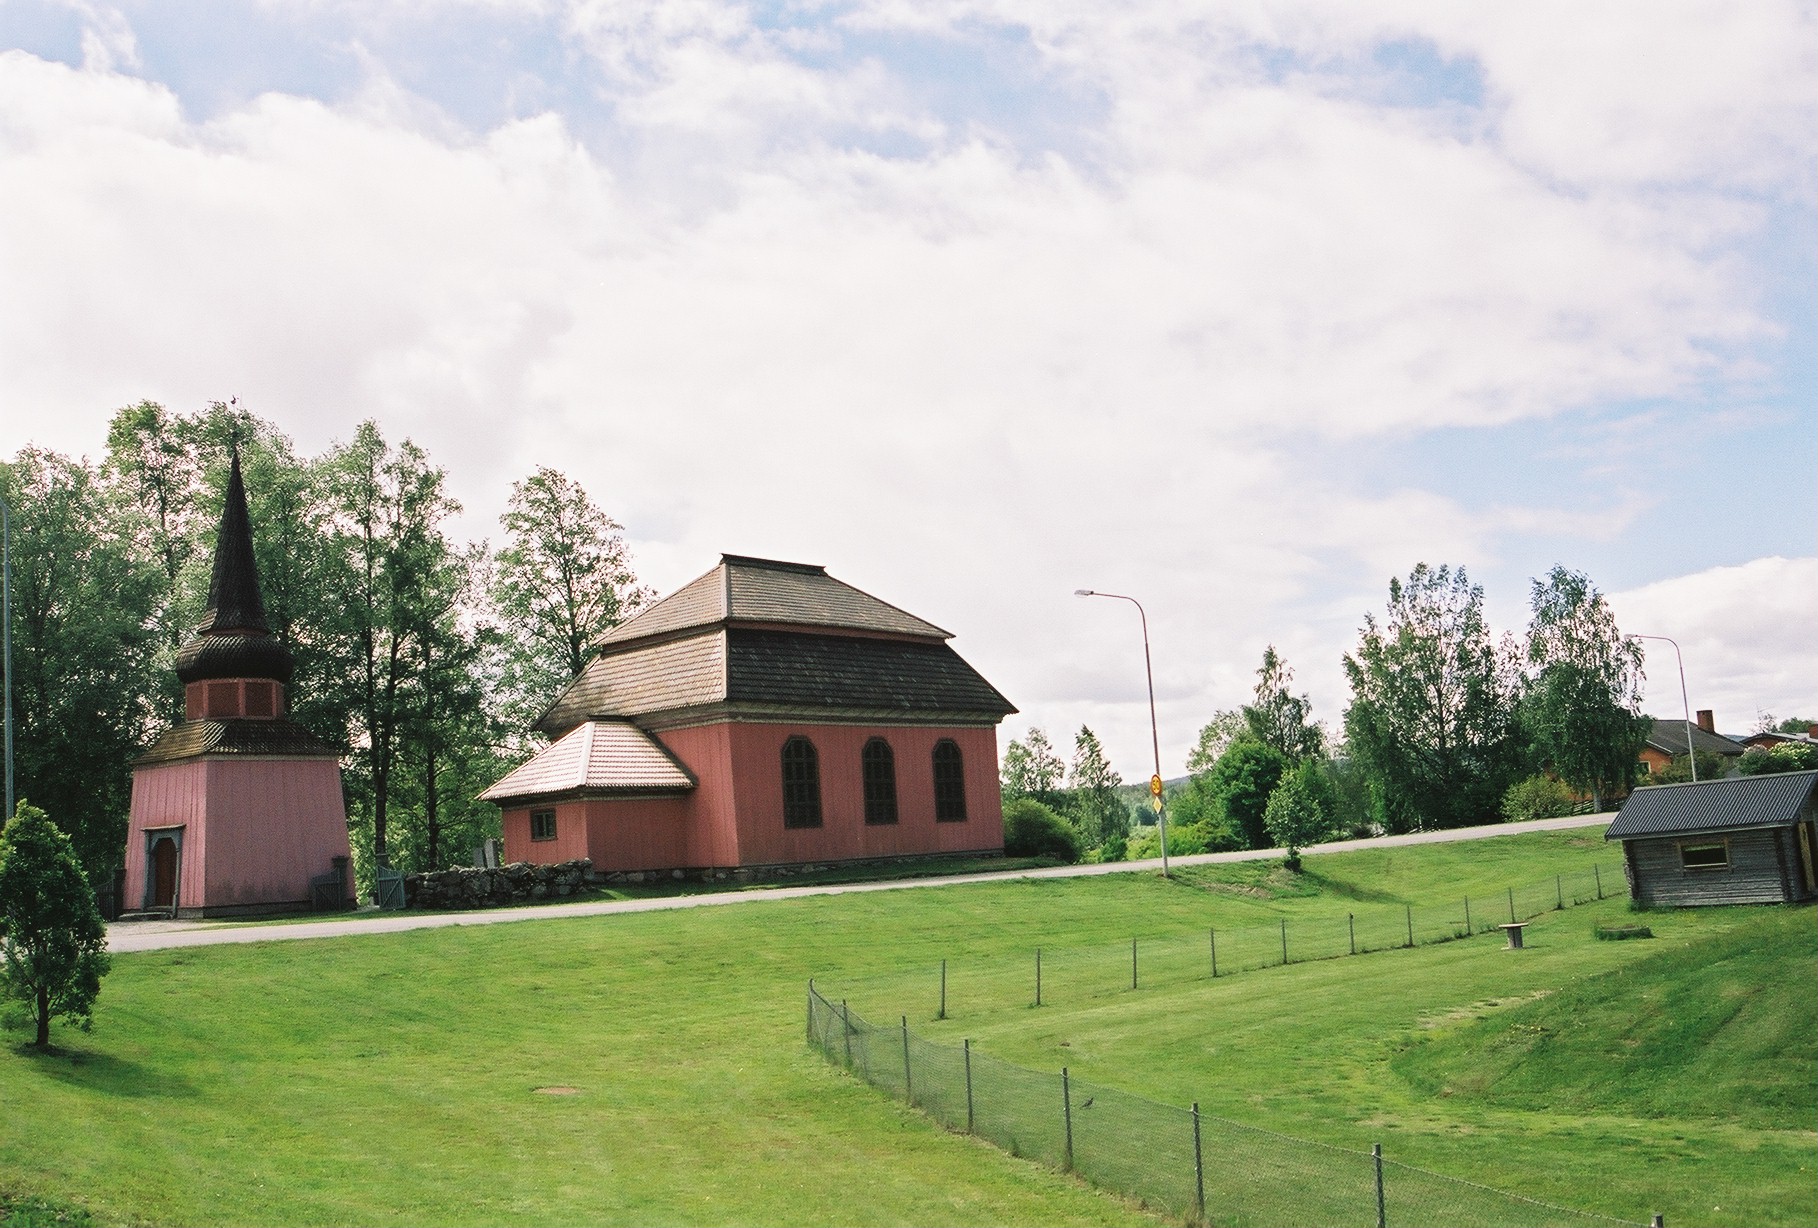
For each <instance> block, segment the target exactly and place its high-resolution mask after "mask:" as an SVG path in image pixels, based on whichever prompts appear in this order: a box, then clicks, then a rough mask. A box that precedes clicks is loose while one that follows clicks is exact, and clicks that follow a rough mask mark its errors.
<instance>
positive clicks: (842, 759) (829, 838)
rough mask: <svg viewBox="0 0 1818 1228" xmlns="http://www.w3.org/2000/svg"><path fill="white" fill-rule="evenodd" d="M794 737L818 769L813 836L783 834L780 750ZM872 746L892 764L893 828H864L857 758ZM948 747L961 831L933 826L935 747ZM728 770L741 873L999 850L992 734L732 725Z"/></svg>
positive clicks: (805, 831) (796, 831) (799, 831)
mask: <svg viewBox="0 0 1818 1228" xmlns="http://www.w3.org/2000/svg"><path fill="white" fill-rule="evenodd" d="M796 735H800V736H802V737H805V738H807V739H808V740H809V741H811V742H813V743H814V747H815V750H816V752H817V754H818V756H819V760H820V772H821V826H820V827H808V828H786V827H784V826H783V780H782V753H783V743H784V742H785V741H787V740H788V739H789V738H790V737H793V736H796ZM874 737H879V738H883V739H884V740H885V741H887V742H888V743H890V747H891V750H892V751H893V752H895V757H896V797H897V814H898V818H897V822H895V823H893V824H882V825H876V826H873V825H871V824H867V823H866V822H865V794H864V783H863V776H862V775H861V773H860V766H859V756H860V753H861V752H862V750H863V749H864V746H865V743H866V742H867V741H868V740H870V739H871V738H874ZM943 738H951V739H952V740H953V741H954V742H955V743H956V744H958V746H959V748H960V753H961V755H962V756H963V758H964V762H965V769H966V821H965V822H963V823H938V822H936V821H935V818H934V744H935V743H936V742H938V741H940V740H941V739H943ZM733 764H734V771H735V773H736V775H737V776H738V779H739V786H740V787H739V797H738V826H739V864H741V865H748V866H752V865H778V864H785V863H789V862H802V861H845V860H853V859H858V858H867V857H901V856H911V855H916V854H927V853H959V852H973V851H987V850H990V851H995V850H1000V849H1002V848H1003V847H1004V815H1003V806H1002V800H1001V796H1000V794H999V792H998V783H997V731H996V730H995V729H940V728H923V727H913V726H911V727H900V726H874V727H866V726H850V725H737V726H734V727H733Z"/></svg>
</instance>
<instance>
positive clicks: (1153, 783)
mask: <svg viewBox="0 0 1818 1228" xmlns="http://www.w3.org/2000/svg"><path fill="white" fill-rule="evenodd" d="M1149 792H1151V793H1153V794H1155V796H1157V797H1160V796H1161V794H1162V784H1161V777H1160V776H1151V777H1149Z"/></svg>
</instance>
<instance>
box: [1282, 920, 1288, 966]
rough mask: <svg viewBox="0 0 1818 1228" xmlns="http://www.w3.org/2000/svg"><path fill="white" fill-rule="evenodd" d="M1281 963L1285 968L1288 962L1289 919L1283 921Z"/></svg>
mask: <svg viewBox="0 0 1818 1228" xmlns="http://www.w3.org/2000/svg"><path fill="white" fill-rule="evenodd" d="M1281 962H1282V964H1283V965H1284V966H1285V965H1286V964H1287V962H1288V919H1287V918H1286V917H1283V918H1282V919H1281Z"/></svg>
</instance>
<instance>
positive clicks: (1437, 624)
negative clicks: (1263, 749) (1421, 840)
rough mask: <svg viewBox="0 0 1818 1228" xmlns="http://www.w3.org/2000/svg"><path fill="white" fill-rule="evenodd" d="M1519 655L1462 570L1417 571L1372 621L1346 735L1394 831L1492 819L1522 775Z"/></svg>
mask: <svg viewBox="0 0 1818 1228" xmlns="http://www.w3.org/2000/svg"><path fill="white" fill-rule="evenodd" d="M1517 661H1518V652H1517V649H1516V647H1515V645H1514V643H1513V641H1512V640H1508V639H1506V638H1505V640H1504V641H1503V642H1501V643H1498V642H1497V641H1495V640H1493V639H1492V638H1491V635H1490V629H1489V626H1488V624H1486V623H1485V621H1484V617H1483V589H1482V588H1481V587H1479V586H1477V585H1474V584H1472V583H1471V582H1470V580H1469V579H1468V578H1467V577H1466V575H1465V571H1464V568H1462V567H1461V568H1459V569H1458V570H1457V571H1452V570H1451V569H1449V568H1447V567H1444V566H1441V567H1439V568H1438V569H1432V568H1429V567H1428V566H1427V565H1426V564H1425V563H1421V564H1419V565H1417V566H1416V567H1415V568H1414V570H1413V571H1412V572H1410V573H1409V574H1408V579H1407V583H1406V584H1403V583H1402V581H1401V580H1399V579H1393V580H1390V581H1389V604H1388V610H1387V613H1386V616H1385V617H1384V619H1383V621H1382V622H1381V623H1380V624H1379V623H1378V622H1377V620H1376V617H1375V616H1374V615H1365V616H1364V625H1363V629H1362V638H1361V639H1360V640H1359V642H1358V645H1357V649H1356V651H1355V652H1354V653H1349V654H1346V656H1345V659H1344V666H1345V674H1346V676H1347V677H1348V678H1349V679H1350V683H1351V706H1350V707H1349V708H1348V709H1346V711H1345V736H1346V742H1347V744H1348V745H1349V747H1350V751H1351V755H1352V757H1353V758H1354V759H1355V760H1356V761H1357V763H1358V764H1359V766H1360V767H1361V768H1362V769H1363V770H1364V772H1365V774H1366V776H1367V778H1368V779H1369V781H1370V793H1371V802H1372V805H1373V806H1374V808H1375V810H1376V813H1377V818H1378V821H1379V822H1380V823H1381V824H1382V825H1383V827H1384V828H1385V829H1386V830H1388V831H1391V832H1402V831H1419V830H1427V829H1430V828H1440V827H1463V826H1466V825H1468V824H1472V823H1482V822H1488V821H1492V820H1494V819H1495V818H1496V817H1497V806H1498V803H1499V802H1500V801H1501V799H1502V795H1503V794H1504V793H1505V792H1506V791H1507V790H1508V787H1509V785H1511V784H1512V783H1514V781H1515V780H1516V779H1518V778H1519V777H1520V775H1521V772H1522V753H1521V742H1520V738H1519V735H1518V731H1517V728H1516V724H1515V703H1516V697H1517V694H1518V681H1519V671H1518V664H1517Z"/></svg>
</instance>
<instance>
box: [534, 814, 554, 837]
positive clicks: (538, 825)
mask: <svg viewBox="0 0 1818 1228" xmlns="http://www.w3.org/2000/svg"><path fill="white" fill-rule="evenodd" d="M555 831H556V828H555V811H553V810H532V811H531V812H530V838H531V839H532V840H554V839H555Z"/></svg>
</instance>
